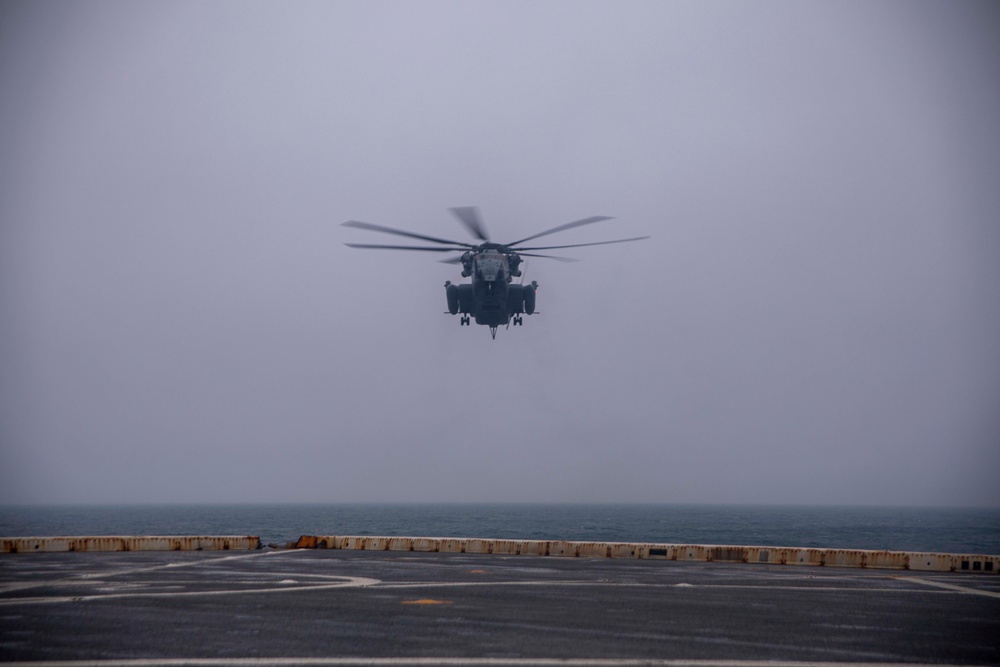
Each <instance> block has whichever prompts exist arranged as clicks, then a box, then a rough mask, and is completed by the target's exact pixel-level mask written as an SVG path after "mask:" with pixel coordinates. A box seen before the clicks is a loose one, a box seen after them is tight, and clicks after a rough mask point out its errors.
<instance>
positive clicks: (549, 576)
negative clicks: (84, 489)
mask: <svg viewBox="0 0 1000 667" xmlns="http://www.w3.org/2000/svg"><path fill="white" fill-rule="evenodd" d="M0 582H2V583H0V661H6V662H21V663H23V662H24V661H28V662H36V663H37V662H39V661H53V660H55V661H70V662H68V663H66V664H71V665H80V666H81V667H82V665H84V664H95V665H96V664H101V665H108V664H114V665H119V667H139V666H140V665H142V666H144V667H152V666H155V665H180V664H202V665H220V664H239V665H273V666H277V665H291V664H316V665H319V664H329V665H335V664H373V665H415V664H424V665H426V664H480V665H485V664H499V665H512V666H513V665H529V664H577V665H593V666H594V667H596V666H598V665H627V664H661V665H681V664H699V665H709V664H713V665H719V664H727V665H731V666H732V667H738V666H741V665H743V666H745V665H760V664H764V663H762V662H761V661H783V662H784V663H785V664H791V663H794V664H840V665H842V664H862V663H864V664H874V663H879V664H902V663H926V662H934V663H943V664H1000V578H997V577H993V576H982V575H974V574H962V573H930V572H921V573H917V572H906V571H890V570H872V569H833V568H824V567H813V568H801V567H781V566H775V565H762V564H752V563H742V564H729V563H702V562H684V561H669V560H666V561H665V560H645V559H643V560H637V559H609V558H552V557H532V556H525V555H521V556H506V555H497V554H461V553H421V552H393V551H379V552H371V551H346V550H333V549H326V550H322V549H297V550H271V549H263V550H257V551H249V552H242V553H234V552H228V553H223V552H218V551H216V552H209V551H201V552H183V551H176V552H175V551H168V552H124V553H121V552H119V553H48V554H37V555H32V556H25V555H11V556H8V557H4V558H0ZM566 660H569V661H572V662H568V663H566V662H557V661H566ZM82 661H86V662H82ZM109 661H120V662H109ZM699 661H701V662H699ZM769 664H770V663H769Z"/></svg>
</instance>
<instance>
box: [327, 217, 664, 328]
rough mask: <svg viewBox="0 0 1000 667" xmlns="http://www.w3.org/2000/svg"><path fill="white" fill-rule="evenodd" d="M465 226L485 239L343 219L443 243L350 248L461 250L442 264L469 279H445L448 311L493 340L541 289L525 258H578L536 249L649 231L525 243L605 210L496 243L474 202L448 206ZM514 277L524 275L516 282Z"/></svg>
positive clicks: (531, 305) (531, 310)
mask: <svg viewBox="0 0 1000 667" xmlns="http://www.w3.org/2000/svg"><path fill="white" fill-rule="evenodd" d="M448 210H449V211H450V212H451V213H452V214H453V215H454V216H455V217H456V218H458V220H459V221H460V222H461V223H462V224H464V225H465V227H466V228H467V229H468V230H469V231H470V232H471V233H472V235H473V236H475V237H476V238H477V239H479V240H480V241H482V243H478V244H477V243H466V242H463V241H451V240H448V239H439V238H436V237H433V236H427V235H424V234H416V233H414V232H408V231H404V230H402V229H394V228H392V227H385V226H383V225H373V224H371V223H369V222H360V221H358V220H348V221H347V222H345V223H343V226H344V227H354V228H357V229H365V230H368V231H372V232H381V233H384V234H395V235H396V236H405V237H408V238H412V239H417V240H420V241H426V242H428V243H438V244H441V245H440V246H412V245H386V244H373V243H345V244H344V245H346V246H348V247H351V248H369V249H378V250H418V251H424V252H460V253H462V254H461V255H458V256H456V257H450V258H448V259H444V260H441V262H442V263H444V264H461V265H462V277H463V278H471V281H470V282H468V283H461V284H457V285H456V284H453V283H452V282H451V281H450V280H449V281H446V282H445V284H444V287H445V296H446V297H447V301H448V314H451V315H461V317H460V319H459V324H460V325H461V326H469V325H470V324H471V322H472V320H473V319H474V320H475V322H476V324H481V325H485V326H488V327H489V328H490V334H491V335H492V336H493V338H494V339H496V337H497V328H499V327H500V326H503V325H506V326H507V327H508V328H509V327H510V325H511V324H514V326H521V325H523V323H524V319H523V317H522V315H533V314H536V313H537V312H538V311H536V310H535V292H536V291H537V290H538V283H537V282H535V281H531V283H529V284H527V285H525V284H524V277H523V274H522V271H521V262H522V261H523V259H522V258H524V257H543V258H546V259H555V260H558V261H562V262H574V261H576V260H574V259H570V258H568V257H557V256H554V255H540V254H537V253H535V252H534V251H536V250H554V249H557V248H580V247H583V246H592V245H606V244H609V243H628V242H631V241H642V240H644V239H648V238H649V236H635V237H632V238H627V239H614V240H612V241H597V242H594V243H574V244H570V245H552V246H530V247H522V246H521V244H522V243H526V242H528V241H532V240H534V239H537V238H539V237H542V236H547V235H549V234H555V233H556V232H562V231H565V230H567V229H573V228H574V227H582V226H583V225H590V224H593V223H595V222H603V221H605V220H611V219H612V218H610V217H608V216H604V215H596V216H591V217H589V218H583V219H581V220H574V221H573V222H567V223H565V224H562V225H558V226H556V227H552V228H551V229H546V230H545V231H542V232H538V233H537V234H532V235H531V236H527V237H525V238H523V239H520V240H517V241H513V242H512V243H494V242H492V241H490V239H489V235H488V234H487V232H486V227H485V225H484V224H483V222H482V219H481V218H480V216H479V209H477V208H476V207H475V206H459V207H455V208H450V209H448ZM514 278H520V281H519V282H517V283H514V282H513V279H514Z"/></svg>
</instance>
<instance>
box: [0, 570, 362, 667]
mask: <svg viewBox="0 0 1000 667" xmlns="http://www.w3.org/2000/svg"><path fill="white" fill-rule="evenodd" d="M338 578H339V579H343V580H344V581H341V582H337V583H333V584H312V585H306V586H289V585H287V584H278V583H276V584H275V585H274V586H273V587H272V588H235V589H227V590H212V591H148V592H137V593H105V594H98V595H62V596H56V597H38V598H8V599H5V600H0V607H13V606H17V605H22V604H53V603H59V602H93V601H97V600H112V599H120V598H178V597H206V596H213V595H257V594H260V593H288V592H289V591H320V590H328V589H332V588H363V587H365V586H374V585H375V584H377V583H379V580H378V579H369V578H367V577H338ZM151 585H155V584H151ZM18 664H20V663H18ZM71 664H76V663H71Z"/></svg>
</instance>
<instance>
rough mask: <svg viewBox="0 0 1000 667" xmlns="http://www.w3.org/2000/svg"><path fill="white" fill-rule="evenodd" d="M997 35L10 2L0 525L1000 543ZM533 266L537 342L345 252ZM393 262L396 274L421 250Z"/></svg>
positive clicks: (735, 17)
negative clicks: (831, 507)
mask: <svg viewBox="0 0 1000 667" xmlns="http://www.w3.org/2000/svg"><path fill="white" fill-rule="evenodd" d="M998 36H1000V11H998V9H997V4H996V3H994V2H961V1H941V2H926V1H919V0H918V1H906V2H893V1H878V0H876V1H867V0H866V1H864V2H851V1H837V2H800V1H794V2H793V1H788V2H703V1H698V2H586V1H577V0H573V1H572V2H536V1H534V0H532V1H521V2H518V1H513V2H465V1H462V2H458V1H456V2H437V1H433V2H431V1H427V2H315V3H314V2H282V3H276V2H274V3H270V2H142V1H138V2H124V1H122V2H117V1H116V2H108V1H104V0H96V1H93V2H79V3H66V2H45V1H41V2H10V1H7V2H4V3H3V4H2V5H0V399H2V400H0V502H4V503H36V502H127V503H132V502H135V503H139V502H277V501H282V502H284V501H288V502H295V501H310V502H312V501H316V502H346V501H443V502H464V501H532V502H534V501H573V502H576V501H590V502H605V501H607V502H670V503H683V502H698V503H705V502H731V503H809V504H898V505H938V504H947V505H986V506H1000V483H998V480H1000V261H998V260H1000V121H998V119H1000V83H998V82H1000V78H998V75H1000V38H998ZM467 205H476V206H479V207H480V209H481V211H482V214H483V217H484V219H485V222H486V226H487V228H488V229H489V231H490V233H491V236H492V238H493V239H494V240H497V241H512V240H514V239H517V238H522V237H524V236H527V235H529V234H532V233H534V232H536V231H540V230H542V229H545V228H548V227H552V226H555V225H557V224H560V223H563V222H568V221H570V220H575V219H578V218H584V217H587V216H592V215H609V216H614V217H615V219H614V220H612V221H608V222H604V223H601V224H597V225H591V226H587V227H583V228H579V229H575V230H571V231H569V232H566V233H563V234H561V235H559V236H552V237H548V239H550V240H551V241H552V242H553V243H586V242H590V241H599V240H604V239H608V238H617V237H622V236H638V235H643V234H651V235H652V238H651V239H650V240H648V241H643V242H640V243H632V244H621V245H613V246H605V247H597V248H579V249H575V250H572V251H563V252H564V253H565V254H568V255H571V256H573V257H575V258H578V259H580V260H583V261H580V262H578V263H574V264H562V263H558V262H553V261H551V260H542V259H534V260H529V261H528V262H527V265H526V267H525V268H526V270H525V274H526V278H527V279H528V280H537V281H538V282H539V283H540V289H539V293H538V306H537V307H538V310H539V311H541V314H539V315H536V316H531V317H526V318H525V322H524V326H523V327H516V328H515V327H512V328H511V329H510V330H503V329H501V330H500V332H499V333H498V335H497V337H496V340H491V339H490V335H489V331H488V330H487V328H486V327H460V326H459V323H458V319H457V318H455V317H451V316H448V315H445V314H444V311H445V309H446V303H445V294H444V289H443V287H442V286H443V284H444V282H445V281H446V280H452V281H457V280H458V279H459V276H458V270H457V269H456V268H455V267H454V266H449V265H444V264H440V263H438V262H436V261H435V260H437V259H439V257H438V256H437V255H431V254H427V255H425V254H422V253H404V252H398V251H370V250H358V249H351V248H347V247H345V246H344V245H343V244H344V243H345V242H362V243H364V242H370V243H383V242H390V243H391V242H393V239H392V238H391V237H387V236H384V235H379V234H373V233H370V232H365V231H362V230H357V229H349V228H344V227H341V226H340V223H342V222H343V221H345V220H348V219H358V220H364V221H367V222H372V223H376V224H383V225H390V226H395V227H403V228H406V229H410V230H413V231H416V232H420V233H424V234H429V235H433V236H443V237H446V238H454V239H458V240H463V241H464V240H471V238H470V237H469V236H468V234H467V232H466V231H465V230H464V229H463V228H462V227H461V226H460V225H459V224H458V223H457V222H456V221H455V220H454V218H452V217H451V216H450V215H449V214H448V213H447V210H446V209H447V208H448V207H452V206H467ZM404 242H405V241H404Z"/></svg>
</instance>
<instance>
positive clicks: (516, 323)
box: [514, 315, 524, 327]
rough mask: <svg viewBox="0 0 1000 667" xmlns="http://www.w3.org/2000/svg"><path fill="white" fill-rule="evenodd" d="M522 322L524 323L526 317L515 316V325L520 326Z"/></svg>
mask: <svg viewBox="0 0 1000 667" xmlns="http://www.w3.org/2000/svg"><path fill="white" fill-rule="evenodd" d="M522 324H524V318H523V317H521V316H520V315H515V316H514V326H515V327H519V326H521V325H522Z"/></svg>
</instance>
